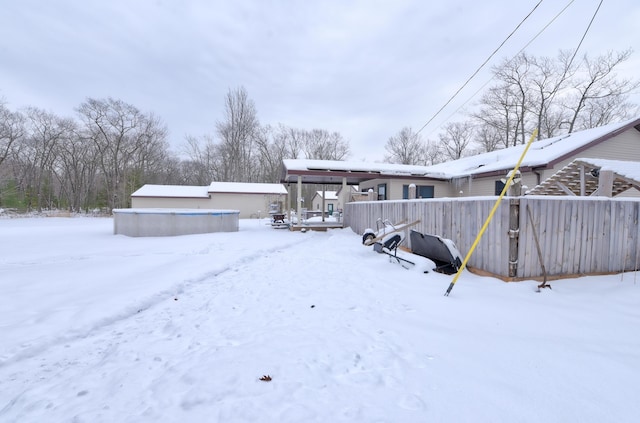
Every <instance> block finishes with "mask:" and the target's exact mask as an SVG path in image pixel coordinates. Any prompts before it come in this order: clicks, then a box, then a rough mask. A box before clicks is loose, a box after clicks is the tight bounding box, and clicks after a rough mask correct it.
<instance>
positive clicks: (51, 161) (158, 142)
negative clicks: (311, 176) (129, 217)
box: [0, 88, 349, 211]
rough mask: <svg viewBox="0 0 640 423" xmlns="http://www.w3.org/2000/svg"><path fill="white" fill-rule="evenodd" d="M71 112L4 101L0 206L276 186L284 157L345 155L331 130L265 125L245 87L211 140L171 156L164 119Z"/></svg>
mask: <svg viewBox="0 0 640 423" xmlns="http://www.w3.org/2000/svg"><path fill="white" fill-rule="evenodd" d="M76 113H77V117H76V118H75V119H72V118H65V117H61V116H58V115H56V114H54V113H51V112H47V111H44V110H42V109H38V108H35V107H28V108H26V109H25V110H18V111H11V110H10V109H9V108H8V107H7V106H6V104H5V103H2V102H0V207H5V208H17V209H21V210H42V209H68V210H71V211H86V210H90V209H94V208H105V209H108V210H111V209H114V208H122V207H128V206H130V196H131V193H132V192H134V191H135V190H137V189H138V188H140V187H141V186H142V185H144V184H167V185H173V184H176V185H208V184H209V183H211V182H212V181H234V182H272V183H276V182H279V180H280V172H281V166H282V160H283V159H286V158H300V157H305V158H311V159H322V160H342V159H344V158H346V157H347V156H348V155H349V144H348V142H347V141H345V140H344V139H343V137H342V136H341V135H340V134H339V133H337V132H329V131H328V130H325V129H312V130H304V129H298V128H291V127H287V126H285V125H282V124H279V125H277V126H271V125H261V124H260V123H259V121H258V118H257V112H256V108H255V105H254V103H253V102H252V101H251V100H250V99H249V97H248V95H247V92H246V90H245V89H244V88H237V89H232V90H229V92H228V93H227V94H226V96H225V116H224V119H222V120H221V121H218V122H217V123H216V126H215V128H216V136H215V137H214V136H213V135H203V136H200V137H196V136H187V137H186V139H185V141H184V144H183V145H182V146H181V147H180V148H179V151H177V152H174V151H172V150H170V148H169V143H168V129H167V126H166V125H165V124H164V123H163V121H162V119H160V118H159V117H158V116H156V115H154V114H153V113H145V112H142V111H140V110H139V109H138V108H136V107H135V106H133V105H131V104H128V103H126V102H124V101H122V100H118V99H113V98H106V99H95V98H88V99H87V100H86V101H85V102H83V103H82V104H80V106H78V107H77V108H76Z"/></svg>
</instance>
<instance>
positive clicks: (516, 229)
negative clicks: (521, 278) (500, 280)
mask: <svg viewBox="0 0 640 423" xmlns="http://www.w3.org/2000/svg"><path fill="white" fill-rule="evenodd" d="M519 236H520V199H519V198H511V199H510V200H509V277H510V278H515V277H516V276H518V238H519Z"/></svg>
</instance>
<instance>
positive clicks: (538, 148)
mask: <svg viewBox="0 0 640 423" xmlns="http://www.w3.org/2000/svg"><path fill="white" fill-rule="evenodd" d="M639 124H640V118H635V119H632V120H628V121H624V122H619V123H612V124H609V125H605V126H601V127H598V128H592V129H587V130H584V131H579V132H573V133H571V134H565V135H560V136H557V137H553V138H548V139H544V140H539V141H534V142H533V143H532V144H531V147H530V148H529V151H528V152H527V154H526V156H525V157H524V159H523V161H522V164H521V168H540V167H549V166H551V167H552V166H553V165H554V164H556V163H558V162H560V161H562V160H566V159H567V158H570V157H571V156H575V155H577V154H579V153H580V152H581V151H584V150H585V149H587V148H590V147H592V146H594V145H597V144H599V143H601V142H603V141H606V140H608V139H610V138H612V137H614V136H617V135H619V134H621V133H623V132H625V131H627V130H629V129H631V128H634V127H636V126H638V125H639ZM525 148H526V145H525V144H521V145H517V146H514V147H509V148H505V149H502V150H496V151H491V152H489V153H483V154H478V155H476V156H470V157H463V158H461V159H458V160H453V161H449V162H445V163H439V164H437V165H433V166H431V167H430V172H442V173H446V174H447V175H448V176H449V177H450V178H456V177H465V176H477V177H479V176H483V175H485V174H491V173H494V172H501V173H503V172H505V171H507V170H510V169H513V168H514V167H515V165H516V164H517V162H518V160H519V159H520V156H521V155H522V152H523V151H524V149H525Z"/></svg>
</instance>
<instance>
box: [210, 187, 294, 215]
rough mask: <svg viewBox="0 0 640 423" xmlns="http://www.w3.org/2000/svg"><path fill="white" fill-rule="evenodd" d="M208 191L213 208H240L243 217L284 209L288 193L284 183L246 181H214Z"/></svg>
mask: <svg viewBox="0 0 640 423" xmlns="http://www.w3.org/2000/svg"><path fill="white" fill-rule="evenodd" d="M208 193H209V195H210V196H211V208H214V209H226V208H231V209H237V210H240V218H241V219H246V218H250V217H260V216H262V217H264V216H268V215H269V212H270V211H284V205H285V204H286V200H287V195H288V191H287V188H285V186H284V185H282V184H261V183H244V182H212V183H211V185H209V188H208ZM276 209H277V210H276Z"/></svg>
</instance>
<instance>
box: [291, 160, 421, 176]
mask: <svg viewBox="0 0 640 423" xmlns="http://www.w3.org/2000/svg"><path fill="white" fill-rule="evenodd" d="M282 163H283V164H284V167H285V168H286V169H287V170H290V171H291V170H293V171H308V170H332V171H342V172H368V173H380V174H384V175H407V176H411V175H420V176H424V175H425V174H426V173H428V172H429V170H430V167H429V166H413V165H402V164H392V163H367V162H356V161H342V160H305V159H285V160H283V161H282Z"/></svg>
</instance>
